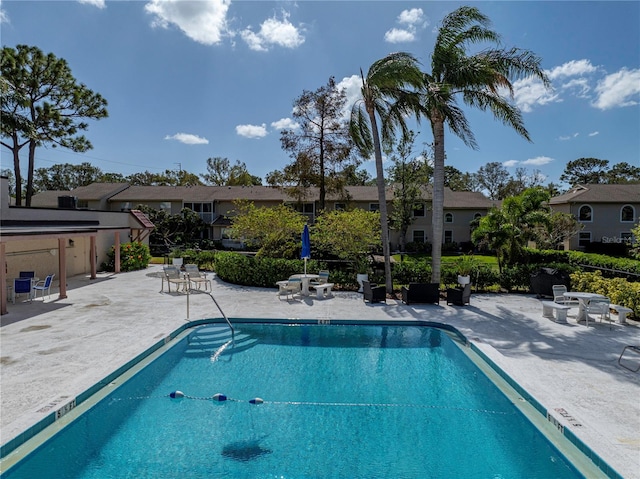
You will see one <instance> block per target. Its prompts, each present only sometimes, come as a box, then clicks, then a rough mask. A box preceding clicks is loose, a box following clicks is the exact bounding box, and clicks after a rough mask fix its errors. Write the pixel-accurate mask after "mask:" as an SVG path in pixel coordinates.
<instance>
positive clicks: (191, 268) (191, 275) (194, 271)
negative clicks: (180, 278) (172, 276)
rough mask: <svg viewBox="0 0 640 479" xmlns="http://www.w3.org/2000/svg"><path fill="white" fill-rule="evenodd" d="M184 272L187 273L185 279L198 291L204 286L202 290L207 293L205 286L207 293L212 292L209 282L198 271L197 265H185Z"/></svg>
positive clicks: (204, 275) (205, 276)
mask: <svg viewBox="0 0 640 479" xmlns="http://www.w3.org/2000/svg"><path fill="white" fill-rule="evenodd" d="M184 271H185V272H186V273H187V278H188V279H189V281H190V282H191V283H194V284H195V285H196V287H197V288H198V289H200V287H201V286H202V285H203V284H204V290H205V291H207V285H208V287H209V291H212V290H213V289H212V287H211V280H210V279H208V278H207V275H206V274H205V273H203V272H202V271H200V269H199V268H198V265H197V264H185V265H184Z"/></svg>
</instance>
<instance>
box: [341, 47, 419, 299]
mask: <svg viewBox="0 0 640 479" xmlns="http://www.w3.org/2000/svg"><path fill="white" fill-rule="evenodd" d="M360 76H361V77H362V90H361V91H362V98H360V99H359V100H358V101H356V102H355V103H354V104H353V106H352V108H351V120H350V123H349V129H350V132H351V137H352V138H353V141H354V143H355V145H356V147H357V148H358V150H359V151H360V153H361V154H362V156H363V157H365V158H369V157H370V156H371V153H374V155H375V161H376V183H377V186H378V203H379V208H380V227H381V229H382V235H381V237H382V251H383V254H384V274H385V285H386V288H387V292H388V293H391V292H392V291H393V282H392V278H391V253H390V247H389V228H388V219H387V202H386V195H385V181H384V169H383V167H382V147H381V143H384V144H385V145H391V144H392V143H393V140H394V138H395V132H396V129H397V128H400V129H401V130H402V134H403V137H406V136H407V135H408V134H409V130H408V128H407V125H406V121H405V120H406V118H407V117H408V116H409V115H410V114H415V115H416V119H419V117H418V114H419V112H420V108H421V105H420V101H419V100H420V97H419V95H418V93H417V91H418V90H419V89H420V87H421V85H422V73H421V71H420V68H419V67H418V61H417V60H416V59H415V58H414V57H413V56H412V55H410V54H408V53H402V52H400V53H392V54H390V55H387V56H386V57H384V58H382V59H380V60H378V61H376V62H374V63H373V64H372V65H371V67H370V68H369V71H368V72H367V76H366V78H365V76H364V74H363V73H362V70H360ZM378 118H379V121H380V126H378ZM378 128H380V131H379V130H378Z"/></svg>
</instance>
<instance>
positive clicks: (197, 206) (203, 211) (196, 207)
mask: <svg viewBox="0 0 640 479" xmlns="http://www.w3.org/2000/svg"><path fill="white" fill-rule="evenodd" d="M182 207H183V208H189V209H190V210H191V211H193V212H195V213H198V216H199V217H200V219H202V221H204V222H205V223H211V222H212V221H213V203H212V202H210V201H208V202H206V203H196V202H185V203H184V204H183V205H182Z"/></svg>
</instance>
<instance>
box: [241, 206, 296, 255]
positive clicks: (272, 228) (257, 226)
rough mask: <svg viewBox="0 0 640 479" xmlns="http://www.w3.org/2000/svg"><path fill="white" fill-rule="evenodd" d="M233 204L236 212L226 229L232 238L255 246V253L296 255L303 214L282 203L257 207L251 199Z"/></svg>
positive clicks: (252, 246)
mask: <svg viewBox="0 0 640 479" xmlns="http://www.w3.org/2000/svg"><path fill="white" fill-rule="evenodd" d="M234 205H235V210H236V215H235V216H233V217H232V218H231V228H230V231H229V235H230V236H231V237H232V238H235V239H238V240H241V241H244V242H245V244H246V245H247V246H249V247H251V248H257V249H258V252H257V256H264V257H269V258H289V259H293V258H296V255H297V253H298V252H299V250H300V235H301V234H302V228H303V227H304V224H305V222H306V218H305V217H304V215H302V214H301V213H298V212H297V211H295V210H293V209H292V208H291V207H289V206H286V205H283V204H280V205H278V206H276V207H265V206H263V207H260V208H256V206H255V205H254V204H253V203H252V202H249V201H236V202H235V203H234Z"/></svg>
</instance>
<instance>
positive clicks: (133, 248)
mask: <svg viewBox="0 0 640 479" xmlns="http://www.w3.org/2000/svg"><path fill="white" fill-rule="evenodd" d="M115 257H116V253H115V248H114V247H113V246H112V247H111V249H110V250H109V252H108V253H107V261H106V262H105V263H104V264H103V265H102V267H103V268H104V269H105V270H107V271H114V270H115ZM150 260H151V253H150V252H149V247H148V246H147V245H146V244H144V243H138V242H137V241H134V242H131V243H121V244H120V271H122V272H123V273H124V272H126V271H135V270H138V269H145V268H146V267H147V266H148V265H149V261H150Z"/></svg>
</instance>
